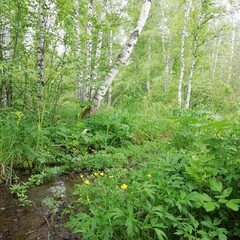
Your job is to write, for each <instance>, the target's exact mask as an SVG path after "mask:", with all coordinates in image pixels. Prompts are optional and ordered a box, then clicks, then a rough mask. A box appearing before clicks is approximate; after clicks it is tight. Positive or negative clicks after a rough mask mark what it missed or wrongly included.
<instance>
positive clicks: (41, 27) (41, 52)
mask: <svg viewBox="0 0 240 240" xmlns="http://www.w3.org/2000/svg"><path fill="white" fill-rule="evenodd" d="M44 4H45V0H42V1H40V3H39V31H40V33H39V39H38V47H37V52H38V55H37V71H38V75H39V88H40V89H39V99H40V100H41V101H42V100H43V95H44V85H45V80H44V42H45V36H44V27H45V19H44V9H43V8H44Z"/></svg>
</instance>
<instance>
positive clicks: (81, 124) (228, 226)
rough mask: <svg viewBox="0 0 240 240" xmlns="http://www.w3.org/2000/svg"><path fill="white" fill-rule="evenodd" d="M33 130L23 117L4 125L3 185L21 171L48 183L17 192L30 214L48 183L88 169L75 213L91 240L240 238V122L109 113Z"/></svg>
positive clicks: (72, 223) (194, 115) (196, 115)
mask: <svg viewBox="0 0 240 240" xmlns="http://www.w3.org/2000/svg"><path fill="white" fill-rule="evenodd" d="M29 121H30V120H29V119H28V118H27V117H25V116H22V115H20V113H14V114H12V116H11V117H9V118H8V119H5V122H4V120H3V122H4V124H5V125H4V127H2V128H1V129H0V130H1V133H3V134H4V136H5V137H4V138H2V139H1V141H0V147H1V155H2V156H3V157H4V159H5V160H6V161H1V176H2V178H3V179H4V180H6V181H8V180H9V179H11V178H12V179H13V175H14V170H15V169H16V168H20V169H28V171H31V172H32V173H33V172H35V173H37V174H40V175H36V177H31V178H30V180H31V181H30V183H26V184H20V185H18V184H15V185H13V186H12V188H11V189H12V192H14V193H15V194H17V195H20V198H21V197H22V200H23V203H22V205H24V204H27V203H28V199H27V190H28V188H29V187H31V186H33V185H34V184H37V183H38V182H39V181H40V180H41V181H42V178H45V177H49V176H51V175H52V176H56V175H57V174H61V173H63V172H66V171H74V172H75V173H78V172H80V171H81V170H83V169H84V170H85V171H86V172H87V173H89V174H86V175H84V176H81V178H82V182H83V184H82V185H77V186H76V190H75V196H76V198H77V199H78V200H77V201H76V202H75V203H74V205H73V206H72V205H71V206H70V208H71V211H68V210H66V211H65V213H66V214H67V215H68V216H69V217H70V220H69V222H68V223H67V224H66V225H67V226H68V227H70V228H71V229H72V231H73V232H74V233H80V234H81V235H82V237H83V239H99V240H100V239H101V240H102V239H106V240H107V239H120V240H121V239H122V240H125V239H126V240H133V239H134V240H135V239H139V240H140V239H170V240H172V239H186V240H187V239H206V240H211V239H220V240H224V239H239V238H240V230H239V229H240V222H239V219H240V211H239V206H240V198H239V191H240V189H239V186H240V171H239V164H240V158H239V156H240V124H239V115H233V116H229V117H227V118H222V117H221V116H218V115H214V114H212V113H207V112H203V111H202V112H196V111H182V110H176V111H174V112H173V113H169V114H166V115H165V116H164V117H163V116H155V117H149V116H144V115H138V116H130V115H129V114H119V113H116V112H111V111H109V112H103V113H98V114H97V115H95V116H94V117H92V118H88V119H84V120H83V119H79V118H75V119H74V118H73V116H72V115H71V116H68V117H67V116H66V118H61V120H59V121H57V122H56V124H50V123H47V122H46V124H45V126H42V128H41V129H38V130H36V129H35V130H36V131H35V132H34V131H33V129H34V127H33V124H31V121H30V124H29ZM13 126H14V127H15V128H13ZM11 129H15V130H14V131H11ZM35 140H37V142H36V141H35ZM7 146H8V147H9V148H7ZM27 146H28V148H26V147H27ZM23 149H26V151H23ZM20 150H21V151H20ZM38 176H39V177H38Z"/></svg>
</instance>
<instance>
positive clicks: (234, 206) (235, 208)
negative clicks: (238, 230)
mask: <svg viewBox="0 0 240 240" xmlns="http://www.w3.org/2000/svg"><path fill="white" fill-rule="evenodd" d="M234 200H235V199H231V200H230V201H229V202H228V203H227V204H226V206H227V207H228V208H230V209H232V210H233V211H238V210H239V206H238V204H236V203H235V201H234Z"/></svg>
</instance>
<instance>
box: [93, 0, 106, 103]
mask: <svg viewBox="0 0 240 240" xmlns="http://www.w3.org/2000/svg"><path fill="white" fill-rule="evenodd" d="M106 5H107V0H103V2H102V12H101V19H100V20H101V24H103V23H104V22H105V17H106ZM102 41H103V29H101V30H100V31H99V32H98V41H97V49H96V56H95V65H94V68H93V74H92V81H93V88H92V91H91V92H92V94H91V95H92V96H91V100H92V97H93V94H94V90H95V85H96V81H97V77H98V74H97V73H98V68H99V61H100V57H101V51H102Z"/></svg>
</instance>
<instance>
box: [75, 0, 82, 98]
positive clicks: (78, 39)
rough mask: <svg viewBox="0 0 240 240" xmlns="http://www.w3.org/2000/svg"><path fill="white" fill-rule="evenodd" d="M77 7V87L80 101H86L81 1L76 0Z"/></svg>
mask: <svg viewBox="0 0 240 240" xmlns="http://www.w3.org/2000/svg"><path fill="white" fill-rule="evenodd" d="M74 5H75V26H76V27H75V32H76V57H77V66H78V74H77V85H78V98H79V100H80V101H83V100H84V93H83V83H82V81H83V70H82V56H81V55H82V52H81V29H80V22H79V21H80V20H79V0H74Z"/></svg>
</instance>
